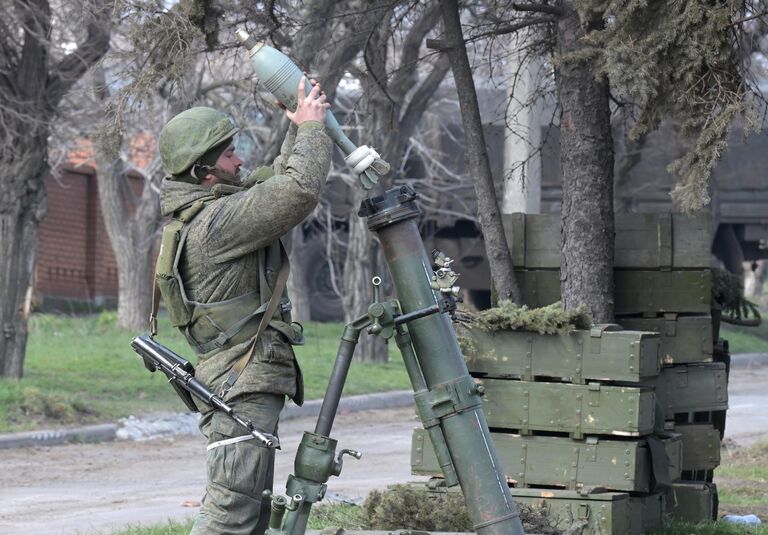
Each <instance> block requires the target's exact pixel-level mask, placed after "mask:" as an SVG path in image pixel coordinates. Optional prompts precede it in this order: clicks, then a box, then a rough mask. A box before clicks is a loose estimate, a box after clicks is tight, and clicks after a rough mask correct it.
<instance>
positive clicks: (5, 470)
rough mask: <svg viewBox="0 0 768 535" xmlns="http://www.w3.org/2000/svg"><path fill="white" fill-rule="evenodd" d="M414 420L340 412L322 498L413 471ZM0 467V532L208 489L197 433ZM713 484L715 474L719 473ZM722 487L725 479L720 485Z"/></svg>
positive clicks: (39, 529)
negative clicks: (350, 453) (337, 454)
mask: <svg viewBox="0 0 768 535" xmlns="http://www.w3.org/2000/svg"><path fill="white" fill-rule="evenodd" d="M767 384H768V367H761V368H755V369H751V370H746V369H735V370H732V373H731V380H730V387H729V393H730V407H731V409H730V410H729V415H728V424H727V429H726V437H727V438H729V439H730V441H729V444H735V445H737V446H743V445H748V444H753V443H755V442H758V441H761V440H767V439H768V410H766V407H768V388H766V386H765V385H767ZM417 425H418V423H417V421H416V419H415V417H414V413H413V410H412V409H393V410H382V411H369V412H357V413H350V414H341V415H339V416H338V417H337V420H336V425H335V426H334V432H333V436H334V437H335V438H337V439H338V441H339V448H353V449H359V450H361V451H362V452H363V458H362V459H361V460H360V461H355V460H353V459H350V458H348V457H345V462H344V471H343V472H342V474H341V477H340V478H332V479H331V481H330V482H329V497H330V498H336V499H351V500H359V499H361V498H363V497H364V496H365V495H366V494H367V493H368V492H370V491H371V490H373V489H377V488H384V487H386V486H387V485H389V484H393V483H401V482H406V481H413V480H417V479H418V478H416V477H414V476H411V475H410V442H411V441H410V436H411V430H412V429H413V428H414V427H416V426H417ZM313 427H314V420H313V419H299V420H289V421H286V422H284V423H282V424H281V430H280V435H281V439H282V442H283V448H282V451H280V452H278V461H277V466H276V477H275V485H276V490H277V491H279V492H282V490H283V489H282V488H281V487H282V485H284V482H285V480H286V477H287V476H288V474H289V473H290V472H291V468H292V463H293V456H294V454H295V452H296V447H297V445H298V442H299V440H300V438H301V433H302V432H303V430H304V429H312V428H313ZM1 455H2V463H1V464H0V533H2V534H9V535H11V534H13V535H15V534H21V533H35V534H37V535H73V534H78V535H93V534H107V533H110V532H112V531H113V530H114V529H116V528H124V527H125V526H126V525H128V524H139V523H141V524H155V523H159V522H163V521H165V520H166V519H168V518H173V519H176V520H183V519H185V518H188V517H191V516H193V515H195V514H196V513H197V507H196V506H195V505H196V504H197V503H198V502H199V500H200V498H201V495H202V492H203V489H204V486H205V444H204V441H203V439H202V437H198V436H181V437H177V438H175V439H158V440H151V441H145V442H111V443H104V444H81V445H67V446H54V447H49V448H23V449H14V450H4V451H3V452H2V454H1ZM716 482H717V476H716ZM724 483H725V482H724Z"/></svg>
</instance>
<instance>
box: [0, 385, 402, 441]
mask: <svg viewBox="0 0 768 535" xmlns="http://www.w3.org/2000/svg"><path fill="white" fill-rule="evenodd" d="M321 405H322V400H319V399H318V400H311V401H307V402H306V403H304V405H303V406H301V407H299V406H297V405H294V404H292V403H289V404H288V405H287V406H286V408H285V409H284V410H283V413H282V415H281V419H282V420H288V419H293V418H304V417H312V416H317V415H318V414H320V406H321ZM409 405H413V392H412V391H411V390H396V391H393V392H379V393H376V394H363V395H360V396H349V397H344V398H342V399H341V402H340V404H339V412H340V413H344V412H355V411H365V410H376V409H392V408H396V407H407V406H409ZM174 416H176V417H178V418H185V419H188V418H189V416H190V413H178V414H176V415H171V416H170V418H173V417H174ZM168 418H169V416H167V415H166V416H165V417H164V419H168ZM120 429H121V424H117V423H112V424H98V425H88V426H83V427H74V428H69V429H55V430H40V431H24V432H20V433H7V434H4V435H0V450H2V449H8V448H25V447H33V446H56V445H59V444H71V443H94V442H110V441H113V440H117V439H119V438H121V437H119V436H118V434H119V433H118V432H119V431H120ZM172 434H173V433H170V432H168V433H166V434H164V435H163V436H170V435H172Z"/></svg>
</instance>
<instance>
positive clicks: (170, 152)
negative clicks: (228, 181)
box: [158, 106, 239, 175]
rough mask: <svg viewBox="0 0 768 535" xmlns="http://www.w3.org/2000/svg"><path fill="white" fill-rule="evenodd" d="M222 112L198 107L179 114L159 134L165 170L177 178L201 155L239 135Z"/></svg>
mask: <svg viewBox="0 0 768 535" xmlns="http://www.w3.org/2000/svg"><path fill="white" fill-rule="evenodd" d="M238 130H239V129H238V128H237V127H236V126H235V124H234V123H233V122H232V120H231V119H230V118H229V117H228V116H227V115H226V114H224V113H222V112H220V111H218V110H214V109H213V108H206V107H203V106H199V107H196V108H190V109H188V110H186V111H183V112H181V113H180V114H178V115H177V116H176V117H174V118H173V119H171V120H170V121H168V123H167V124H166V125H165V126H164V127H163V129H162V130H161V131H160V138H159V140H158V150H159V151H160V159H161V160H162V161H163V167H165V170H166V171H167V172H168V173H170V174H172V175H178V174H180V173H183V172H184V171H186V170H187V169H189V168H190V167H192V165H194V164H195V163H196V162H197V161H198V160H199V159H200V157H201V156H203V155H204V154H205V153H206V152H208V151H209V150H210V149H212V148H213V147H215V146H216V145H218V144H220V143H222V142H223V141H225V140H227V139H229V138H231V137H232V136H234V135H235V134H236V133H237V132H238Z"/></svg>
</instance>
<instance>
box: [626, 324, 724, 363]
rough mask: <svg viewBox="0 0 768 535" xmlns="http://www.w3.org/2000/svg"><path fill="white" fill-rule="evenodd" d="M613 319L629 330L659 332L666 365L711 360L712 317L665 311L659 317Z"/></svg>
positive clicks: (662, 356) (662, 358)
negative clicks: (681, 314)
mask: <svg viewBox="0 0 768 535" xmlns="http://www.w3.org/2000/svg"><path fill="white" fill-rule="evenodd" d="M616 322H617V323H619V324H620V325H621V326H622V327H624V328H625V329H629V330H632V331H652V332H657V333H659V335H660V336H661V360H662V363H663V364H665V365H672V364H691V363H698V362H712V350H713V343H712V340H713V339H712V316H709V315H705V316H680V315H679V314H674V313H668V314H664V316H663V317H660V318H617V319H616Z"/></svg>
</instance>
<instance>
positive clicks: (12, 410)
mask: <svg viewBox="0 0 768 535" xmlns="http://www.w3.org/2000/svg"><path fill="white" fill-rule="evenodd" d="M160 320H161V321H160V336H159V337H158V339H159V340H160V341H161V342H162V343H163V344H165V345H167V346H168V347H170V348H171V349H173V350H174V351H176V352H178V353H179V354H181V355H184V356H186V357H189V358H190V360H192V361H193V362H194V361H195V358H194V356H193V353H192V351H191V350H190V349H189V346H188V345H187V343H186V341H185V340H184V338H183V337H182V335H181V333H179V332H178V331H177V330H176V329H173V328H172V327H171V326H170V325H169V324H168V321H167V319H166V318H162V317H161V318H160ZM29 328H30V334H29V340H28V343H27V357H26V361H25V366H24V378H23V379H21V380H20V381H16V380H11V379H0V432H9V431H20V430H28V429H36V428H39V427H42V426H58V425H72V424H85V423H94V422H103V421H114V420H116V419H118V418H122V417H125V416H128V415H131V414H133V415H138V414H146V413H150V412H158V411H184V410H186V408H185V406H184V404H183V403H182V402H181V400H180V399H179V398H178V397H177V396H176V394H175V393H174V391H173V389H172V388H171V387H170V386H168V384H167V383H166V380H165V376H164V375H162V374H161V373H153V374H151V373H149V372H148V371H147V370H146V369H145V368H144V366H143V364H142V362H141V360H140V359H139V357H138V356H137V355H136V353H134V352H133V350H132V349H131V348H130V346H129V343H130V340H131V339H132V338H133V336H134V335H135V334H136V333H134V332H131V331H126V330H122V329H118V328H117V327H116V326H115V313H114V312H104V313H102V314H98V315H89V316H78V317H73V316H56V315H51V314H35V315H33V316H32V318H31V320H30V323H29ZM342 329H343V326H342V325H341V324H340V323H326V324H321V323H309V324H307V325H305V333H306V338H307V345H305V346H302V347H297V348H296V355H297V358H298V360H299V363H300V364H301V367H302V370H303V372H304V381H305V389H306V398H307V399H319V398H321V397H322V396H323V394H324V393H325V388H326V385H327V381H328V377H330V373H331V369H332V367H333V362H334V360H335V358H336V350H337V349H338V344H339V337H340V336H341V333H342ZM390 356H391V358H390V362H388V363H383V364H374V363H359V362H355V363H353V365H352V368H351V370H350V373H349V377H348V379H347V384H346V387H345V389H344V393H345V394H347V395H352V394H361V393H368V392H383V391H387V390H395V389H404V388H409V386H410V383H409V382H408V376H407V374H406V372H405V367H404V366H403V363H402V359H401V358H400V356H399V353H397V350H396V346H395V344H390Z"/></svg>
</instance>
